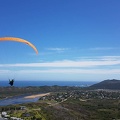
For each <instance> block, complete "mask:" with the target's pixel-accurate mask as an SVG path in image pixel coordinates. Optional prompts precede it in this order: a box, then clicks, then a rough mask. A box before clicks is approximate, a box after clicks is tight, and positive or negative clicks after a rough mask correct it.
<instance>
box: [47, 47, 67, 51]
mask: <svg viewBox="0 0 120 120" xmlns="http://www.w3.org/2000/svg"><path fill="white" fill-rule="evenodd" d="M46 50H50V51H57V52H63V51H66V50H69V48H46Z"/></svg>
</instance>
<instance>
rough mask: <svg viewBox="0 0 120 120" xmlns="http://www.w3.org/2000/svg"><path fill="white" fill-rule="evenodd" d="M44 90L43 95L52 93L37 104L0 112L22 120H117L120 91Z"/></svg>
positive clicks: (52, 88) (17, 106) (53, 88)
mask: <svg viewBox="0 0 120 120" xmlns="http://www.w3.org/2000/svg"><path fill="white" fill-rule="evenodd" d="M46 88H47V89H46V92H48V91H49V92H50V91H51V94H50V95H49V96H44V97H41V98H40V99H39V101H38V102H36V103H26V104H19V105H10V106H1V107H0V111H1V112H2V111H6V112H7V113H8V115H10V116H14V117H19V118H21V119H23V120H119V119H120V91H113V90H87V89H81V88H75V89H71V88H70V87H58V86H54V87H46ZM50 88H51V89H50ZM63 88H64V89H63ZM37 89H38V88H37ZM42 89H43V88H42ZM52 90H53V91H52ZM34 92H35V91H34ZM37 92H38V91H37ZM21 106H25V109H21Z"/></svg>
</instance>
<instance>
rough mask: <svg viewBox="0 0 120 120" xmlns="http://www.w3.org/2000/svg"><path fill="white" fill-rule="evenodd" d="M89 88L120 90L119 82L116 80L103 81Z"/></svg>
mask: <svg viewBox="0 0 120 120" xmlns="http://www.w3.org/2000/svg"><path fill="white" fill-rule="evenodd" d="M90 88H92V89H112V90H120V80H116V79H112V80H104V81H102V82H100V83H97V84H94V85H91V86H90Z"/></svg>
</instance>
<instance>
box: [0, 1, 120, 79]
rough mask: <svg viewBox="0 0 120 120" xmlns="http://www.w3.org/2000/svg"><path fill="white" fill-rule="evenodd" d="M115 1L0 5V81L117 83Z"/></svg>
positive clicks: (119, 23) (119, 20)
mask: <svg viewBox="0 0 120 120" xmlns="http://www.w3.org/2000/svg"><path fill="white" fill-rule="evenodd" d="M119 5H120V1H119V0H115V1H113V0H81V1H80V0H19V1H18V0H0V37H8V36H12V37H19V38H23V39H25V40H28V41H29V42H31V43H33V44H34V45H35V46H36V48H37V49H38V51H39V54H38V55H36V54H35V52H34V50H33V49H32V48H30V47H29V46H27V45H25V44H22V43H17V42H0V80H8V78H13V77H14V78H15V79H16V80H26V81H27V80H41V81H42V80H56V81H57V80H71V81H75V80H77V81H102V80H104V79H113V78H114V79H120V47H119V46H120V33H119V32H120V14H119V13H120V7H119Z"/></svg>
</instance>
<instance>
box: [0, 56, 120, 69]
mask: <svg viewBox="0 0 120 120" xmlns="http://www.w3.org/2000/svg"><path fill="white" fill-rule="evenodd" d="M119 64H120V56H102V57H97V58H93V60H92V59H85V60H84V59H83V58H82V60H62V61H53V62H41V63H22V64H21V63H17V64H4V65H3V64H1V65H0V67H36V68H38V67H59V68H63V67H68V68H70V67H76V68H83V67H85V68H87V67H99V66H114V65H119Z"/></svg>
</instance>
